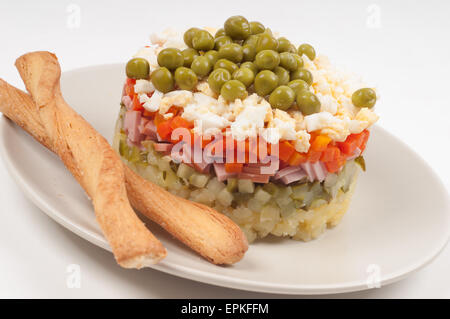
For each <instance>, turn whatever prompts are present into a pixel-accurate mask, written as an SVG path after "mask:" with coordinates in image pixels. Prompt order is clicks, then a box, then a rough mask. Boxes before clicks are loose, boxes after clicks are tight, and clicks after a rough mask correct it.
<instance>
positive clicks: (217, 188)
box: [206, 177, 226, 194]
mask: <svg viewBox="0 0 450 319" xmlns="http://www.w3.org/2000/svg"><path fill="white" fill-rule="evenodd" d="M225 187H226V185H225V184H224V183H222V182H219V181H218V180H217V178H216V177H214V178H211V179H210V180H209V182H208V185H206V188H207V189H209V190H210V191H211V192H213V193H214V194H218V193H220V192H221V191H222V189H224V188H225Z"/></svg>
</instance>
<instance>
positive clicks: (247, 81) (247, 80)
mask: <svg viewBox="0 0 450 319" xmlns="http://www.w3.org/2000/svg"><path fill="white" fill-rule="evenodd" d="M233 79H234V80H238V81H240V82H242V83H243V84H244V85H245V86H246V87H249V86H250V85H252V84H253V81H254V80H255V73H253V71H252V70H250V69H249V68H242V67H241V68H240V69H239V70H236V71H234V73H233Z"/></svg>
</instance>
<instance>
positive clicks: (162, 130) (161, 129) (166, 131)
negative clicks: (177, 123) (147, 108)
mask: <svg viewBox="0 0 450 319" xmlns="http://www.w3.org/2000/svg"><path fill="white" fill-rule="evenodd" d="M170 124H171V121H170V120H169V121H165V122H162V123H160V124H159V125H158V126H157V128H156V130H157V131H158V135H159V136H160V137H161V138H162V139H163V140H165V141H169V140H170V135H171V134H172V128H171V125H170Z"/></svg>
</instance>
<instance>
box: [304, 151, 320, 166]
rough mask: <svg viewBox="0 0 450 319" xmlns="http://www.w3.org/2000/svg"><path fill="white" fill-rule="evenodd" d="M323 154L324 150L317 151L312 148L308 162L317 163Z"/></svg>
mask: <svg viewBox="0 0 450 319" xmlns="http://www.w3.org/2000/svg"><path fill="white" fill-rule="evenodd" d="M321 155H322V152H320V151H315V150H313V149H311V148H310V149H309V151H308V153H307V155H306V156H307V158H308V162H311V163H315V162H317V161H318V160H319V159H320V156H321Z"/></svg>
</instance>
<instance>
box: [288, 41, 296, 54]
mask: <svg viewBox="0 0 450 319" xmlns="http://www.w3.org/2000/svg"><path fill="white" fill-rule="evenodd" d="M288 52H290V53H295V54H297V53H298V52H297V48H296V47H295V45H293V44H292V43H291V46H290V47H289V50H288Z"/></svg>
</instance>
